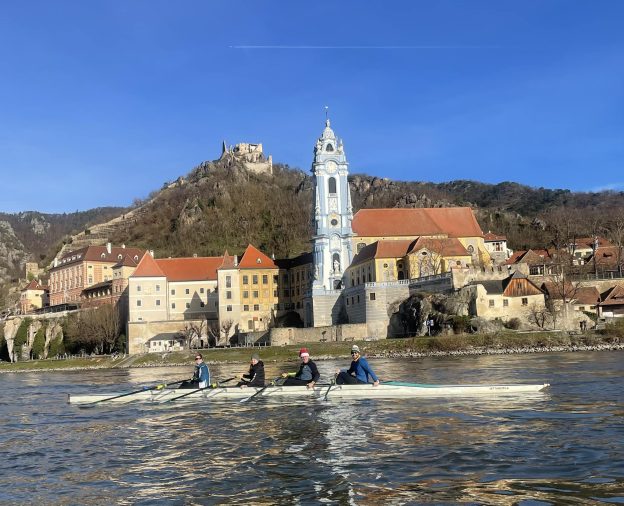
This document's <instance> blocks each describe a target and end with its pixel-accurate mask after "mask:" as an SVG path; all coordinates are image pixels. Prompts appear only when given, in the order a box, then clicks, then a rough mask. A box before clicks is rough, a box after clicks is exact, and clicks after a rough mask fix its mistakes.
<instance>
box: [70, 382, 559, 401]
mask: <svg viewBox="0 0 624 506" xmlns="http://www.w3.org/2000/svg"><path fill="white" fill-rule="evenodd" d="M549 386H550V385H549V384H548V383H543V384H533V385H522V384H516V385H427V384H420V383H406V382H400V381H388V382H385V383H382V384H381V385H379V386H376V387H374V386H373V385H370V384H369V385H332V386H331V389H329V384H326V385H320V384H319V385H316V386H315V387H314V388H307V387H305V386H281V385H270V386H268V387H267V388H265V389H264V391H263V392H261V393H260V395H259V396H258V397H267V398H271V397H273V398H299V397H303V398H306V397H312V398H314V397H325V395H327V397H330V398H337V399H406V398H413V397H470V396H495V395H522V394H526V393H530V392H540V391H542V390H544V389H545V388H547V387H549ZM260 390H261V389H260V388H238V387H218V388H206V389H204V390H198V391H196V392H194V393H192V394H190V395H187V396H185V397H184V398H183V399H181V400H183V401H197V400H202V399H206V400H215V401H216V400H231V399H245V398H248V397H249V396H251V395H253V394H255V393H257V392H259V391H260ZM188 392H189V390H188V389H173V388H172V389H165V390H145V391H142V392H137V393H136V394H133V395H127V396H124V397H117V396H119V394H117V393H103V394H69V395H68V402H69V403H70V404H91V403H95V402H101V401H103V400H105V399H110V402H115V403H122V402H132V401H146V402H165V401H167V400H170V399H172V398H173V397H177V396H180V395H183V394H185V393H188ZM114 397H117V398H115V399H113V398H114ZM258 397H256V398H258Z"/></svg>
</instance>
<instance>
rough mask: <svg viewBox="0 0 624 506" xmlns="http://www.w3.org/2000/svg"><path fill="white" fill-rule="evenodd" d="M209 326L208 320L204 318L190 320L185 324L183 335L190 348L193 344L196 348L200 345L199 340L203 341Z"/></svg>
mask: <svg viewBox="0 0 624 506" xmlns="http://www.w3.org/2000/svg"><path fill="white" fill-rule="evenodd" d="M207 328H208V322H207V321H206V320H205V319H203V318H202V319H201V320H193V321H189V322H187V323H186V324H185V325H184V330H183V331H182V335H183V336H184V340H185V343H186V346H187V348H188V349H189V350H190V349H191V348H192V347H193V345H194V346H195V347H196V348H198V347H199V341H201V338H202V336H204V335H206V331H207Z"/></svg>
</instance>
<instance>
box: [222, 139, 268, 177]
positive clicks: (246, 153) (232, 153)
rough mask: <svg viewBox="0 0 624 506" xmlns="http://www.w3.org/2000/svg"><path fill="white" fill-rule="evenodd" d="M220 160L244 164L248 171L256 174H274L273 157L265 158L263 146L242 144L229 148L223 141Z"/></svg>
mask: <svg viewBox="0 0 624 506" xmlns="http://www.w3.org/2000/svg"><path fill="white" fill-rule="evenodd" d="M220 159H221V160H225V161H226V162H228V161H229V162H232V161H234V160H236V161H238V162H240V163H242V164H243V165H244V167H245V168H246V169H247V170H249V171H250V172H255V173H256V174H269V175H272V174H273V157H272V156H271V155H269V156H268V157H265V156H264V153H263V151H262V144H250V143H247V142H241V143H239V144H235V145H234V146H230V147H228V146H227V145H226V143H225V141H223V146H222V148H221V158H220Z"/></svg>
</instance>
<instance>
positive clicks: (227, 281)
mask: <svg viewBox="0 0 624 506" xmlns="http://www.w3.org/2000/svg"><path fill="white" fill-rule="evenodd" d="M225 287H226V288H232V276H225Z"/></svg>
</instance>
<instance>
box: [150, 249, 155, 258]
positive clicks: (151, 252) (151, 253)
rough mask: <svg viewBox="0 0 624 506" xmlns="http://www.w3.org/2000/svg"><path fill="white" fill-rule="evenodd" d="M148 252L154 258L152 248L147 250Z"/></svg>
mask: <svg viewBox="0 0 624 506" xmlns="http://www.w3.org/2000/svg"><path fill="white" fill-rule="evenodd" d="M149 254H150V255H151V256H152V258H154V250H153V249H151V250H149Z"/></svg>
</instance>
